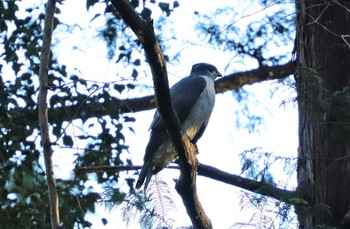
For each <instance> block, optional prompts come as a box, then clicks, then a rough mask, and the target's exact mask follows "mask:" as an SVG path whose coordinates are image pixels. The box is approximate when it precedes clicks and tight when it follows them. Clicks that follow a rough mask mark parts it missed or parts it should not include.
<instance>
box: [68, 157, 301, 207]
mask: <svg viewBox="0 0 350 229" xmlns="http://www.w3.org/2000/svg"><path fill="white" fill-rule="evenodd" d="M141 168H142V166H95V167H77V168H76V169H75V170H74V171H75V175H76V176H80V175H82V174H86V173H98V172H117V171H118V172H120V171H132V170H139V169H141ZM167 168H168V169H179V167H178V166H168V167H167ZM198 175H200V176H204V177H207V178H210V179H213V180H216V181H219V182H223V183H226V184H229V185H232V186H235V187H238V188H241V189H244V190H247V191H250V192H253V193H257V194H262V195H265V196H268V197H272V198H274V199H277V200H280V201H282V202H285V203H290V204H295V202H293V201H292V200H293V198H298V197H299V195H298V193H297V192H296V191H290V190H286V189H281V188H277V187H275V186H274V185H271V184H268V183H265V182H261V181H256V180H252V179H249V178H245V177H241V176H238V175H235V174H231V173H228V172H225V171H222V170H220V169H217V168H215V167H213V166H210V165H205V164H201V163H199V164H198Z"/></svg>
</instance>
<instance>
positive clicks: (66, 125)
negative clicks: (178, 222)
mask: <svg viewBox="0 0 350 229" xmlns="http://www.w3.org/2000/svg"><path fill="white" fill-rule="evenodd" d="M131 3H132V5H133V6H134V7H135V8H136V10H138V11H139V12H140V15H141V16H142V17H143V18H145V19H147V20H150V19H152V12H155V11H156V10H158V11H160V12H161V17H160V18H159V19H156V20H159V21H156V22H155V23H154V24H155V30H156V31H164V30H165V28H166V25H167V24H166V18H167V17H169V16H171V14H172V13H173V11H174V10H175V9H176V8H177V7H179V6H180V5H179V2H178V1H166V2H163V1H155V0H151V1H143V2H140V1H138V0H135V1H131ZM35 4H36V3H33V5H31V6H27V5H25V3H24V2H23V1H19V0H18V1H16V0H6V1H1V2H0V40H1V42H0V92H1V93H0V203H1V208H0V223H1V225H2V226H3V227H6V228H38V227H43V228H48V227H50V226H49V225H50V219H49V209H48V207H49V206H48V204H47V203H48V193H47V184H46V179H45V169H44V168H43V163H42V148H41V146H40V130H39V125H38V117H37V105H36V103H37V101H36V99H37V95H38V78H37V76H38V72H39V63H40V58H39V54H40V51H41V44H42V35H43V34H42V33H43V31H42V28H43V23H44V22H43V21H44V16H45V15H44V5H35ZM97 4H104V5H105V8H103V10H102V11H101V12H98V13H96V14H95V15H94V16H93V17H92V19H91V22H92V21H93V20H96V19H98V18H103V20H104V22H105V25H104V26H103V27H102V28H101V29H100V30H99V31H98V33H97V38H98V39H101V40H103V41H105V44H106V47H107V53H106V54H105V55H106V57H107V59H108V60H109V61H115V62H116V63H119V64H122V65H123V66H125V67H129V68H132V70H131V71H130V77H132V78H133V79H136V78H137V77H138V76H139V70H138V67H139V66H142V65H145V64H146V61H145V58H144V56H143V52H142V49H141V46H140V43H139V42H138V41H137V40H136V37H135V36H134V35H133V34H132V32H131V31H130V30H129V29H128V28H127V26H126V25H125V24H124V23H123V22H122V21H121V19H120V17H119V16H118V15H117V14H116V12H115V10H114V9H113V7H112V6H111V5H110V3H109V1H97V0H87V1H86V9H87V10H92V9H94V7H95V6H96V5H97ZM262 4H263V3H262ZM265 4H266V3H265ZM58 7H59V5H58ZM282 12H283V9H281V11H278V12H275V13H274V14H271V15H269V16H268V17H267V18H266V19H264V20H261V21H256V22H252V23H251V24H249V25H248V26H247V27H246V29H245V30H243V29H240V28H238V27H236V26H235V23H234V21H231V22H230V24H228V25H222V24H217V23H219V20H216V18H218V17H220V14H221V15H222V13H225V14H229V15H231V16H232V15H236V14H235V13H234V11H233V10H232V9H229V8H227V9H221V10H219V11H217V13H216V14H215V15H214V16H213V17H211V16H208V15H201V14H199V13H197V19H198V22H199V24H198V30H197V31H198V33H200V35H203V34H204V35H205V36H206V37H207V38H208V42H209V43H210V44H211V45H213V47H216V48H220V49H222V50H224V51H229V52H232V51H234V52H235V55H236V56H241V57H243V59H245V58H250V59H254V60H255V61H256V62H257V64H258V65H261V66H265V65H271V64H274V63H277V62H278V63H279V61H280V60H281V59H283V57H285V53H283V54H281V55H270V54H269V53H268V51H269V47H270V45H271V43H275V44H277V45H281V46H282V45H284V44H285V43H288V42H290V41H291V36H292V35H291V34H292V33H293V27H292V26H291V24H290V23H291V22H292V21H293V17H289V16H287V17H286V14H285V13H284V14H283V13H282ZM59 13H60V10H59V8H58V9H57V12H56V16H57V15H58V14H59ZM234 20H239V18H234ZM220 23H221V22H220ZM74 26H76V25H73V26H71V25H65V24H63V23H62V22H61V21H59V19H58V18H57V17H56V18H55V31H58V32H62V31H64V32H70V31H72V30H73V29H72V28H73V27H74ZM168 32H169V31H168ZM170 33H171V31H170ZM278 35H281V36H278ZM269 37H274V38H276V37H282V38H281V39H269ZM157 38H158V39H159V42H160V44H161V46H162V48H163V50H164V51H165V54H166V52H167V50H168V48H169V47H170V44H169V43H168V41H167V38H168V37H166V36H163V35H162V33H157ZM53 45H55V42H54V43H53ZM55 57H56V55H55V53H52V59H51V61H50V66H49V69H50V71H49V88H48V89H49V95H50V96H49V101H48V106H49V108H50V111H54V112H49V113H48V115H49V122H50V123H49V125H50V131H51V140H52V143H53V147H54V156H57V155H58V154H62V155H63V154H70V153H71V152H72V151H73V153H71V155H74V157H75V160H74V165H76V166H79V167H91V166H102V165H107V166H110V165H116V166H117V165H131V161H130V160H129V159H128V157H129V154H128V146H127V145H126V144H125V136H124V134H123V131H124V130H126V129H127V128H129V129H130V130H131V131H132V128H131V127H130V123H132V122H134V121H135V119H134V118H133V117H132V116H129V115H125V114H122V113H120V110H119V107H118V105H117V104H115V103H113V102H112V101H111V98H112V97H113V96H120V95H121V94H122V93H124V92H125V91H126V90H129V89H133V88H134V85H132V84H125V83H123V82H121V81H115V82H111V83H99V82H96V81H94V82H92V81H88V80H85V79H84V76H82V75H81V74H80V71H79V69H75V66H68V64H67V66H66V65H62V64H61V63H59V62H58V61H57V60H56V59H55ZM176 57H177V56H175V57H171V56H167V55H166V58H167V59H168V60H169V59H171V58H173V59H172V60H176ZM70 69H75V71H74V72H73V71H72V70H70ZM343 94H344V93H343ZM343 94H339V93H338V94H334V99H338V98H340V97H342V96H343ZM239 96H241V100H242V101H243V100H246V99H247V97H245V95H244V93H240V95H239ZM337 101H338V100H337ZM106 110H107V111H108V112H106ZM106 113H108V115H106ZM244 115H249V112H248V113H244ZM249 120H250V121H251V120H255V121H257V123H259V122H261V119H260V118H259V117H257V116H256V115H251V116H249ZM255 123H256V122H255ZM249 125H250V124H249ZM254 129H255V128H253V129H251V131H253V130H254ZM78 143H79V144H78ZM59 156H61V155H59ZM261 158H262V157H261ZM261 158H260V159H261ZM257 160H259V159H254V158H253V157H248V156H246V157H245V158H244V161H243V165H244V169H243V170H242V172H243V173H245V174H249V176H250V177H254V178H255V179H259V180H268V181H270V182H273V179H272V176H271V174H270V173H269V165H268V166H266V165H264V166H265V167H264V168H263V169H261V165H260V164H258V165H257V164H256V163H253V162H256V161H257ZM265 162H266V161H265ZM269 163H271V162H268V161H267V164H269ZM257 171H258V172H257ZM56 175H57V174H56ZM58 175H59V173H58ZM89 180H94V181H96V183H97V184H98V185H99V186H100V187H102V188H103V189H104V191H103V193H97V192H96V191H95V190H94V188H95V187H93V186H90V185H89V183H88V182H87V181H89ZM120 182H121V178H120V174H119V173H118V172H104V173H97V174H96V175H94V176H85V175H82V176H79V177H77V178H75V179H73V178H65V179H58V180H57V186H58V193H59V199H60V202H59V203H60V209H61V221H62V223H61V226H62V228H73V227H75V228H86V227H90V226H91V222H89V221H87V220H86V219H85V215H86V213H87V212H91V213H94V212H95V204H96V203H101V204H105V205H107V206H109V207H110V208H114V207H115V206H118V205H120V204H123V206H124V214H123V217H124V219H125V221H126V222H129V221H130V220H133V219H134V217H136V216H139V218H138V219H139V221H140V222H141V225H143V226H145V227H147V226H150V225H153V226H154V227H158V228H164V227H167V228H171V227H172V226H173V224H174V220H173V218H172V216H171V212H172V211H173V210H174V208H175V207H174V203H173V202H172V198H171V196H170V192H169V189H168V187H167V186H166V184H165V183H164V182H162V181H159V180H158V181H156V182H154V183H152V184H151V185H150V187H149V190H148V192H147V195H143V194H142V193H141V192H135V191H134V190H133V188H132V187H133V182H134V180H133V179H131V178H128V180H127V184H128V186H129V188H130V190H131V191H130V194H129V195H128V196H127V194H126V193H125V191H123V190H121V189H119V188H116V184H117V183H120ZM101 220H102V222H103V224H104V225H108V221H107V220H106V219H105V218H102V219H101ZM4 222H6V224H4ZM5 225H6V226H5Z"/></svg>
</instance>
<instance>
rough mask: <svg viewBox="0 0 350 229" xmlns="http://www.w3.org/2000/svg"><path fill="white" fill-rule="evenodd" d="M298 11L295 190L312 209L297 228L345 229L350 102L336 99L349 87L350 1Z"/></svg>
mask: <svg viewBox="0 0 350 229" xmlns="http://www.w3.org/2000/svg"><path fill="white" fill-rule="evenodd" d="M296 7H297V40H296V44H297V69H298V70H297V71H298V74H296V81H297V88H298V103H299V152H298V154H299V164H298V171H297V172H298V189H299V191H302V192H303V193H304V198H305V199H306V200H307V201H308V202H309V206H310V208H309V209H307V208H297V209H296V210H297V214H298V217H299V222H300V226H301V228H314V227H316V226H333V227H337V228H341V227H342V228H349V224H348V219H347V217H346V216H345V215H346V214H347V212H348V207H349V204H350V185H349V184H350V160H349V157H350V147H349V144H350V140H349V139H350V133H349V130H350V125H349V121H350V120H349V115H348V114H349V111H350V105H349V103H350V102H349V97H348V98H347V101H346V99H344V100H341V99H339V98H338V97H337V96H336V93H339V92H342V91H343V92H344V89H345V87H349V85H350V47H349V46H348V44H347V42H348V41H349V39H348V38H346V36H345V35H348V36H349V32H350V27H349V24H350V11H349V9H350V1H337V2H336V1H324V0H314V1H310V0H301V1H296ZM346 39H348V40H347V42H345V41H346ZM348 93H349V92H348ZM348 96H349V94H348ZM328 207H329V208H328ZM310 209H313V213H314V214H312V216H310V215H309V214H308V213H311V212H310V211H309V210H310Z"/></svg>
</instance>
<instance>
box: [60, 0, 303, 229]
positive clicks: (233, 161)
mask: <svg viewBox="0 0 350 229" xmlns="http://www.w3.org/2000/svg"><path fill="white" fill-rule="evenodd" d="M85 2H86V0H74V1H73V0H66V1H64V2H63V4H62V5H61V6H60V9H61V12H62V13H61V14H60V15H59V17H60V19H61V20H62V21H63V22H65V23H67V24H71V25H74V24H77V25H79V27H77V28H76V29H74V31H73V33H72V34H70V35H69V34H61V33H58V32H56V33H54V38H53V39H54V42H56V43H57V44H58V46H57V47H56V49H57V50H60V52H55V51H54V53H57V54H55V55H58V56H57V58H58V60H59V61H60V62H61V63H65V62H66V63H67V66H68V71H71V72H74V71H76V70H75V69H74V68H77V69H79V71H80V72H81V75H84V77H86V79H90V80H98V81H105V82H108V81H115V80H116V77H120V76H122V75H123V66H116V65H115V64H114V62H108V61H107V60H106V56H105V53H106V52H105V51H106V47H105V44H104V43H102V42H96V40H95V39H93V37H96V34H97V29H98V28H100V27H101V26H103V24H104V21H103V20H102V19H96V20H94V21H93V22H90V20H91V18H92V17H93V16H94V15H95V14H96V13H98V12H100V11H101V10H102V7H101V8H99V7H94V8H91V9H90V11H89V12H87V11H86V7H85ZM179 2H180V7H179V8H178V9H176V10H175V11H174V12H173V14H172V16H171V18H170V19H171V20H172V21H173V23H171V24H169V25H168V26H169V27H168V28H169V30H170V29H172V30H174V31H176V34H177V36H178V38H181V39H179V41H177V42H178V43H176V42H175V41H174V42H175V43H174V45H172V47H174V48H173V49H174V50H172V51H171V52H172V53H177V52H181V59H180V61H179V62H178V63H168V71H169V82H170V84H171V85H172V84H174V83H175V82H177V81H178V80H180V79H181V78H182V77H185V76H187V75H188V74H189V72H190V69H191V66H192V64H195V63H198V62H207V63H211V64H213V65H215V66H216V67H217V68H218V69H219V71H220V72H221V73H222V74H223V75H227V74H230V73H232V72H233V71H244V70H247V69H253V68H255V67H257V66H256V63H253V62H251V63H250V62H249V63H244V64H242V63H237V65H236V67H235V69H232V68H229V69H226V66H227V65H228V63H229V62H230V61H232V54H231V53H222V52H221V51H219V50H215V49H212V48H209V47H205V46H201V45H196V46H195V45H192V44H189V43H186V42H183V41H187V40H190V41H193V42H194V43H202V42H204V40H203V38H201V37H198V36H197V35H196V34H194V33H193V26H194V20H193V12H194V11H195V10H196V11H199V12H201V13H203V14H212V13H213V12H214V11H215V9H217V8H220V7H225V6H227V5H232V1H216V2H215V4H213V2H212V1H209V0H205V1H203V0H202V1H199V0H196V1H179ZM234 4H237V7H240V8H241V9H242V10H247V11H246V14H245V15H248V16H247V17H244V18H241V19H239V20H237V22H236V23H237V24H238V23H239V25H240V26H244V25H246V23H247V22H248V21H249V20H253V19H254V20H256V17H261V16H263V14H261V12H260V9H259V8H254V7H252V6H251V2H248V1H237V2H236V3H234ZM209 5H210V6H211V7H208V6H209ZM248 9H251V10H250V11H249V10H248ZM254 12H259V13H255V14H253V13H254ZM77 15H79V16H77ZM153 16H154V17H156V16H157V13H155V14H154V15H153ZM224 17H225V15H223V19H222V20H225V19H224ZM254 17H255V18H254ZM82 44H84V45H82ZM285 48H289V49H290V50H292V47H291V45H290V46H287V47H285ZM279 51H280V50H271V53H278V52H279ZM69 66H74V68H71V69H69ZM141 67H142V68H143V69H145V70H144V71H145V72H144V73H143V74H142V77H140V78H139V79H138V81H137V84H140V85H141V84H144V85H148V86H150V87H152V77H151V74H150V70H149V69H148V66H141ZM225 69H226V71H225ZM276 86H277V84H276V83H273V82H263V83H259V84H254V85H252V86H245V87H244V89H245V90H246V91H249V92H250V93H251V96H250V97H249V107H250V110H251V112H252V113H253V114H256V115H257V116H261V117H263V124H262V125H261V126H260V127H259V128H258V131H256V132H253V133H249V132H248V131H246V130H244V129H242V128H237V126H236V121H237V113H239V112H240V110H241V109H242V105H241V104H239V103H238V102H237V101H235V100H234V99H233V95H232V92H226V93H223V94H218V95H217V96H216V104H215V108H214V111H213V114H212V117H211V120H210V122H209V125H208V127H207V129H206V131H205V133H204V135H203V137H202V138H201V139H200V140H199V142H198V148H199V152H200V154H199V155H198V160H199V162H200V163H203V164H208V165H211V166H214V167H217V168H219V169H221V170H223V171H226V172H230V173H234V174H240V172H241V164H240V158H239V154H241V153H242V152H243V151H244V150H249V149H252V148H255V147H261V148H262V151H263V152H272V153H273V154H274V155H276V156H283V157H290V156H292V157H296V155H297V145H298V133H297V131H298V130H297V122H298V120H297V107H296V105H295V104H289V105H287V106H281V101H282V100H283V99H290V98H293V97H295V92H293V91H292V90H290V88H282V90H278V91H277V92H276V93H274V95H273V97H272V98H271V91H272V90H273V89H274V88H275V87H276ZM146 94H147V95H149V94H152V91H151V90H149V91H147V92H146ZM143 95H145V93H144V92H143V91H138V92H135V93H133V94H130V95H128V96H129V97H141V96H143ZM153 114H154V110H151V111H145V112H138V113H135V114H133V116H134V117H135V118H136V122H135V123H134V124H133V126H132V127H133V129H134V133H132V132H125V133H124V134H125V135H126V144H128V145H130V153H131V158H132V161H133V164H134V165H142V163H143V155H144V149H145V147H146V145H147V142H148V139H149V132H148V128H149V125H150V123H151V121H152V118H153ZM68 131H74V130H73V129H70V130H69V129H68ZM55 152H57V150H56V151H55ZM53 160H54V162H56V165H57V166H56V167H55V170H56V171H55V174H59V176H61V177H62V178H69V177H72V168H73V161H74V158H72V157H70V156H67V154H59V153H57V154H55V155H54V158H53ZM281 169H283V168H281V166H278V165H277V166H276V167H275V168H273V170H272V171H275V174H276V182H277V183H278V182H279V180H280V181H281V182H285V179H286V177H285V176H283V175H282V174H281V172H280V171H281ZM178 175H179V172H178V171H175V170H167V169H164V170H163V171H162V172H161V173H160V176H161V178H162V179H163V180H164V181H166V182H167V184H168V185H169V186H170V188H171V190H172V197H173V199H174V202H175V203H176V207H177V212H176V213H174V215H172V217H175V218H176V219H177V222H178V226H186V225H190V220H189V218H188V216H187V214H186V210H185V209H184V207H183V204H182V201H181V198H180V197H179V196H178V194H177V193H176V191H175V189H174V185H175V184H174V181H173V179H176V178H178ZM126 176H127V175H126ZM136 178H137V177H135V179H136ZM91 183H92V184H93V181H91ZM289 184H290V185H289V187H290V188H293V187H295V184H296V178H295V177H292V179H291V180H290V182H289ZM197 187H198V195H199V198H200V200H201V201H202V204H203V207H204V209H205V210H206V213H207V214H208V216H209V218H211V220H212V222H213V225H214V228H229V227H230V226H232V225H233V224H234V223H236V222H242V221H245V220H249V218H250V217H251V210H250V209H246V210H244V209H243V210H241V206H240V204H239V199H240V198H239V197H240V195H241V192H240V190H239V189H238V188H235V187H233V186H229V185H227V184H223V183H220V182H217V181H214V180H211V179H208V178H205V177H200V176H199V177H198V178H197ZM100 191H102V190H100ZM102 217H104V218H106V219H107V220H108V224H107V225H106V226H103V224H102V222H101V218H102ZM87 218H88V219H91V220H92V221H93V227H92V228H118V229H124V228H139V226H138V224H137V223H136V224H131V225H130V226H129V227H126V226H125V223H123V222H122V221H121V212H120V209H114V210H112V211H109V210H108V209H105V207H104V206H97V213H96V214H94V215H92V214H88V215H87ZM136 221H137V219H136ZM136 221H135V222H136Z"/></svg>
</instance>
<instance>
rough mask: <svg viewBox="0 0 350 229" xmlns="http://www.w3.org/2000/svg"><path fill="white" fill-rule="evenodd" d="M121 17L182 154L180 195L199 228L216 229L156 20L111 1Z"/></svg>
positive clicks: (122, 0)
mask: <svg viewBox="0 0 350 229" xmlns="http://www.w3.org/2000/svg"><path fill="white" fill-rule="evenodd" d="M111 2H112V4H113V6H114V7H115V8H116V9H117V11H118V13H119V15H120V17H121V18H122V19H123V20H124V21H125V23H126V24H127V25H128V26H130V28H131V29H132V30H133V31H134V33H135V34H136V35H137V37H138V39H139V41H140V42H141V43H142V46H143V48H144V50H145V53H146V57H147V60H148V62H149V64H150V67H151V70H152V76H153V83H154V92H155V99H156V104H157V108H158V111H159V113H160V115H161V117H162V120H163V123H164V125H165V127H166V129H167V131H168V134H169V136H170V139H171V141H172V143H173V145H174V147H175V149H176V151H177V153H178V156H179V164H180V172H181V173H180V177H179V180H178V182H177V183H176V190H177V192H178V193H179V194H180V196H181V198H182V201H183V203H184V205H185V207H186V210H187V214H188V215H189V217H190V219H191V221H192V224H193V226H194V227H195V228H212V223H211V221H210V219H209V218H208V217H207V216H206V214H205V212H204V209H203V207H202V205H201V203H200V201H199V198H198V196H197V188H196V175H197V163H198V162H197V158H196V155H195V153H196V152H195V147H194V145H192V144H191V143H190V141H189V139H188V137H187V135H185V134H183V133H182V129H181V125H180V121H179V119H178V117H177V115H176V113H175V110H174V108H173V106H172V103H171V98H170V92H169V83H168V76H167V70H166V61H165V58H164V56H163V53H162V50H161V48H160V46H159V44H158V41H157V40H156V38H155V34H154V30H153V25H152V22H146V21H144V20H143V19H142V18H141V17H139V16H138V15H137V13H136V12H135V10H134V9H133V8H132V6H131V5H130V3H129V2H128V1H126V0H111Z"/></svg>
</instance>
